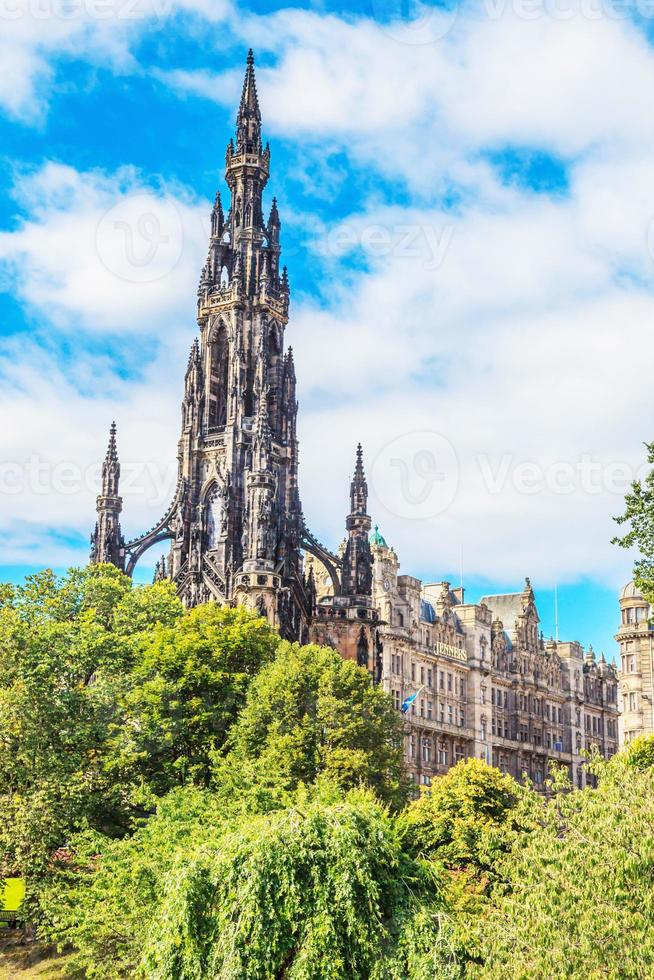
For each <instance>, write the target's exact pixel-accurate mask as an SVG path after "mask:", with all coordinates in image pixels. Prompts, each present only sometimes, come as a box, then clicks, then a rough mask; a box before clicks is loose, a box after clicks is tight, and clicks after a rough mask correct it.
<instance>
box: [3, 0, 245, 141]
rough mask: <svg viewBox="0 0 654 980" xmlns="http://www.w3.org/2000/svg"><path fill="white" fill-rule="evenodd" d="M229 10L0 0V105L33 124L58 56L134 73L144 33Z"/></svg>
mask: <svg viewBox="0 0 654 980" xmlns="http://www.w3.org/2000/svg"><path fill="white" fill-rule="evenodd" d="M232 15H233V7H232V3H231V0H2V2H0V63H1V64H2V65H3V71H2V74H1V75H0V109H3V110H4V111H5V112H6V113H7V114H8V115H9V116H12V117H14V118H16V119H20V120H21V121H22V122H27V123H35V122H39V121H40V119H41V118H42V117H43V115H44V113H45V112H46V111H47V109H48V103H49V98H50V94H51V93H50V91H49V88H51V85H52V80H53V79H54V77H55V76H56V66H57V62H58V60H59V59H62V58H63V59H67V58H68V59H74V60H80V61H83V62H88V63H89V64H92V65H102V66H103V67H111V68H113V70H115V71H117V72H135V71H139V70H140V68H139V65H138V62H137V61H136V60H135V58H134V55H133V52H132V48H133V46H134V45H135V43H136V42H137V41H138V40H139V38H140V37H141V35H142V34H143V32H144V31H145V30H153V29H154V30H156V29H158V28H161V27H166V28H170V26H171V24H172V22H173V20H175V19H176V18H178V17H179V16H186V17H189V16H192V17H193V18H196V19H197V18H201V20H202V22H203V23H205V24H216V23H219V22H222V21H225V20H228V19H229V18H230V17H231V16H232Z"/></svg>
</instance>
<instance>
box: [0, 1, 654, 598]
mask: <svg viewBox="0 0 654 980" xmlns="http://www.w3.org/2000/svg"><path fill="white" fill-rule="evenodd" d="M194 6H195V10H194V16H198V17H200V18H205V19H206V17H207V12H208V8H207V9H205V8H203V7H202V6H201V4H200V3H195V4H194ZM187 7H188V5H187ZM532 7H533V5H532ZM186 13H188V9H187V10H186ZM225 16H229V12H226V13H225ZM445 16H446V15H445V14H444V13H441V14H439V15H438V17H436V18H435V19H432V20H428V22H426V23H427V27H428V29H429V30H431V31H432V32H434V34H435V35H436V34H437V35H438V39H437V40H436V41H435V43H432V44H413V43H407V41H408V40H411V39H412V38H410V37H407V36H406V35H405V36H404V38H402V33H401V30H400V28H399V27H398V25H394V24H392V23H391V24H389V23H387V22H382V21H375V20H372V19H369V18H368V19H366V18H359V19H352V20H345V19H341V18H338V17H336V16H329V15H324V14H323V15H321V14H311V13H308V12H307V11H301V10H292V9H289V10H286V11H283V12H279V13H277V14H274V15H268V16H265V17H264V16H261V17H256V16H253V15H252V14H247V13H243V14H242V16H241V17H240V18H232V19H231V20H230V30H232V31H233V32H234V33H235V34H236V35H237V36H240V37H242V38H243V39H246V38H247V40H248V41H249V40H252V43H253V44H254V45H255V47H256V48H257V49H258V51H261V52H262V53H263V55H264V59H263V61H264V64H266V58H265V56H266V55H267V56H269V57H271V56H274V59H275V60H274V62H273V63H271V64H268V66H267V67H263V68H260V69H258V79H259V91H260V97H261V103H262V110H263V114H264V121H265V125H266V129H267V131H268V133H269V134H270V135H271V136H273V137H274V136H275V135H277V136H282V137H285V138H288V139H297V140H301V141H302V143H303V146H304V149H305V154H309V155H310V154H311V153H314V154H315V155H316V158H317V159H318V158H319V156H320V154H321V153H322V154H323V155H324V152H325V150H324V148H325V146H328V147H329V148H330V150H332V149H333V151H334V153H335V154H338V155H339V158H340V159H343V158H344V159H347V160H348V161H349V163H350V164H354V165H356V166H358V167H360V166H362V165H363V166H366V167H369V168H370V170H371V174H372V175H375V176H379V175H380V174H381V175H383V176H384V177H385V178H386V179H392V180H397V181H401V182H403V183H404V185H405V187H406V188H407V191H408V192H407V194H406V195H405V198H403V203H402V205H397V204H395V205H392V206H391V205H389V204H385V203H384V202H380V200H379V190H378V187H379V185H376V187H377V189H376V191H375V193H374V194H373V192H372V191H371V192H370V194H369V196H366V194H365V192H364V195H363V196H362V198H361V199H360V200H359V201H357V202H356V204H355V205H353V206H352V213H350V214H349V215H345V216H343V215H340V216H338V217H334V219H333V220H331V221H330V220H323V221H320V222H319V221H317V220H312V221H308V222H305V224H304V230H305V234H306V236H307V240H306V242H305V245H306V248H307V250H308V254H309V259H310V262H311V263H312V268H313V269H314V270H315V275H316V280H317V281H319V282H320V283H321V289H320V291H319V293H317V294H316V295H314V296H313V297H308V296H304V295H303V296H298V297H296V298H294V300H293V304H292V319H291V325H290V327H289V334H288V340H289V341H290V342H291V343H293V345H294V347H295V349H296V361H297V366H298V379H299V384H300V398H301V414H300V435H301V440H302V473H301V481H302V495H303V501H304V508H305V512H306V515H307V518H308V520H309V522H310V523H311V525H312V526H313V527H314V528H315V530H316V531H317V532H318V533H319V535H320V536H321V537H322V538H323V539H326V540H328V542H329V543H331V544H332V545H334V544H336V542H337V541H338V539H339V537H340V535H341V533H342V527H343V515H344V512H345V510H346V507H347V481H348V479H349V473H350V469H351V465H352V459H353V452H354V444H355V443H356V441H357V440H358V439H359V438H361V439H362V440H363V441H364V443H365V447H366V458H367V463H368V470H369V478H370V487H371V506H372V508H373V512H374V514H375V516H376V517H377V518H378V519H379V521H380V523H381V524H382V528H383V530H384V533H385V534H386V536H387V537H388V539H389V540H390V541H391V542H392V543H393V544H394V545H395V546H396V547H397V549H398V551H399V552H400V557H401V559H402V563H403V570H404V571H407V572H415V573H417V574H423V575H425V576H429V575H430V574H431V575H435V576H438V575H439V574H442V571H443V570H447V569H449V570H452V569H454V568H456V567H457V565H458V561H459V550H460V547H461V545H463V548H464V552H465V556H466V558H465V561H466V568H467V570H468V571H469V572H470V573H477V574H483V575H485V576H486V577H488V578H490V579H492V578H496V579H510V578H513V579H517V578H519V576H520V575H521V574H524V573H525V572H529V573H530V574H532V575H533V576H534V578H536V579H537V580H539V581H541V582H553V581H555V580H557V579H558V580H559V581H562V580H564V579H568V580H572V579H574V578H575V577H577V576H580V575H587V576H591V577H594V578H596V579H598V580H601V581H603V582H610V583H612V584H615V583H616V582H617V581H618V580H619V579H620V578H622V577H623V576H624V574H625V556H624V555H623V554H622V553H620V552H617V551H616V550H612V549H611V548H610V547H609V545H608V540H609V538H610V536H611V534H612V533H613V526H612V522H611V517H612V515H613V514H615V513H618V512H619V511H620V509H621V495H622V493H623V491H624V489H625V487H626V485H627V483H628V480H629V479H630V478H631V477H633V476H634V475H636V473H637V471H638V466H639V464H640V462H641V460H642V456H643V450H642V440H643V439H644V438H647V437H650V438H651V433H649V432H648V431H647V421H646V419H647V418H648V417H649V415H650V414H651V406H650V404H649V401H650V399H649V394H648V392H649V387H650V383H649V376H648V371H649V366H648V365H649V360H650V358H649V357H648V352H649V351H650V350H651V323H652V318H653V315H654V299H653V296H652V276H653V274H654V266H653V264H652V257H651V249H652V242H651V238H652V232H651V222H652V218H653V217H654V192H653V191H652V190H651V186H650V185H651V180H650V175H651V173H652V169H653V167H654V145H653V140H652V132H654V131H652V130H651V127H650V124H649V119H650V109H649V93H650V91H651V89H652V80H653V72H654V54H653V53H652V50H651V48H650V46H649V45H648V43H647V41H646V39H645V37H644V35H643V34H642V33H641V32H640V31H639V30H638V29H637V28H636V27H635V26H634V25H633V24H632V23H631V22H630V21H628V20H627V19H625V18H608V17H604V18H600V19H599V20H595V19H589V18H588V17H584V16H583V15H582V13H581V12H577V14H576V15H575V16H574V17H572V18H571V19H568V20H562V19H557V18H556V17H552V16H548V15H547V14H543V15H542V16H539V17H535V18H532V19H528V18H525V17H523V16H519V13H518V12H517V11H516V6H515V4H512V5H510V6H509V5H506V6H505V7H502V6H501V5H500V6H497V7H496V8H489V6H488V5H487V4H486V5H477V6H475V7H474V8H473V6H472V5H465V6H462V7H461V8H460V10H459V12H458V16H457V17H456V18H455V19H454V21H453V22H452V23H451V29H450V30H443V28H444V27H445V26H447V25H446V22H445V20H444V19H443V18H445ZM439 17H440V18H441V19H440V20H439ZM400 27H401V25H400ZM405 30H408V27H407V25H405ZM398 31H399V33H398ZM413 40H415V38H413ZM118 54H120V52H118ZM117 57H118V55H117ZM618 64H619V65H620V66H621V67H620V79H621V83H620V85H616V84H615V71H614V70H613V68H612V66H615V65H618ZM44 70H46V69H44ZM159 78H160V79H161V80H162V81H163V82H164V83H165V84H167V85H170V86H171V87H173V88H174V89H175V90H177V91H178V92H179V93H180V94H183V95H184V96H185V97H198V96H199V97H202V98H209V99H213V100H215V101H217V102H220V103H224V104H228V105H229V106H230V107H232V106H233V104H234V101H235V99H236V98H237V97H238V92H239V89H240V83H241V78H242V69H241V67H240V66H239V68H238V69H234V70H233V71H229V72H227V73H226V74H216V73H215V72H214V71H213V67H212V65H211V64H210V63H207V64H205V65H203V66H202V68H201V70H198V71H191V70H189V69H188V68H184V69H179V68H177V67H175V66H174V65H171V66H170V68H169V69H168V70H167V71H166V72H164V73H160V74H159ZM598 105H601V111H598V110H597V106H598ZM515 147H517V148H527V149H539V150H544V151H546V152H547V153H550V154H553V155H555V156H556V157H557V158H559V159H560V160H561V161H562V163H561V166H562V168H563V169H564V172H565V181H564V182H563V186H562V187H561V188H558V189H557V190H556V192H554V193H536V192H535V191H534V190H533V189H532V188H530V187H529V186H524V185H521V184H520V182H519V181H514V180H507V179H506V178H505V177H504V175H503V174H502V172H501V169H500V168H499V167H498V166H496V165H494V164H493V163H492V162H489V161H490V160H491V159H492V156H491V152H490V151H493V152H495V151H497V152H498V153H500V154H501V153H502V151H503V150H505V149H507V148H515ZM340 166H343V165H342V164H340ZM320 172H321V173H322V177H321V180H323V181H324V183H325V184H326V185H328V184H329V180H330V170H329V166H327V165H325V166H324V168H323V170H322V171H320ZM273 179H274V175H273ZM327 189H328V188H327ZM318 190H319V192H320V193H322V192H323V191H324V190H325V188H319V189H318ZM20 194H21V197H20V200H19V204H20V206H21V208H22V210H23V213H24V217H23V219H22V222H21V223H20V224H19V226H18V228H17V229H16V230H15V231H13V232H10V233H5V234H3V235H2V236H0V261H2V263H3V265H4V270H5V277H7V276H9V277H10V279H11V281H12V282H13V284H14V289H15V291H16V293H17V294H18V295H19V297H20V298H21V299H22V301H23V302H24V303H25V304H26V305H28V306H29V308H30V311H31V313H32V315H33V317H34V319H35V320H37V321H38V322H40V323H41V324H52V323H54V325H55V326H56V328H57V329H58V330H60V331H69V332H70V330H71V327H72V326H73V325H74V324H75V323H76V322H78V321H79V323H80V324H81V325H82V327H83V329H85V330H86V331H89V332H91V331H95V332H96V333H101V334H102V335H103V336H104V335H107V334H112V335H113V334H115V333H121V332H122V334H123V336H124V337H132V336H134V337H136V336H138V337H139V341H138V342H139V344H141V343H143V344H145V343H146V342H147V343H149V342H150V341H152V342H154V340H155V339H156V340H157V341H159V340H161V339H163V340H164V343H163V346H160V347H157V348H156V349H155V350H154V352H153V353H152V356H151V357H150V359H149V360H148V361H147V363H146V364H145V365H144V366H143V369H142V371H141V372H140V374H139V376H138V378H137V379H134V378H122V377H120V376H119V375H118V374H117V372H116V370H115V366H114V365H113V364H111V363H104V362H102V361H98V359H97V355H95V356H94V357H93V359H92V363H90V362H89V363H85V361H84V359H82V360H81V361H79V362H78V363H77V364H76V367H75V373H74V374H72V375H71V372H70V370H68V369H66V370H64V368H61V374H60V375H55V376H54V377H52V378H51V379H48V370H49V369H48V370H46V369H45V367H44V365H43V362H42V358H43V352H42V350H39V351H37V350H35V349H29V350H24V351H15V352H14V363H13V368H12V371H13V373H11V384H10V386H9V387H7V389H6V390H7V396H6V398H5V401H4V404H2V405H0V409H1V410H2V411H3V413H4V417H5V418H7V419H9V420H10V423H11V424H12V425H13V430H11V431H13V433H14V435H13V436H12V437H10V438H9V440H8V449H7V453H6V454H5V457H6V458H8V459H14V458H19V459H21V460H22V459H23V458H24V456H25V453H26V452H27V450H28V449H29V450H30V451H31V450H32V449H34V451H36V452H37V453H38V454H41V455H46V456H48V454H49V456H48V458H49V459H50V460H51V462H52V464H53V465H55V464H56V462H57V461H60V460H61V459H66V460H68V459H72V460H78V461H81V464H82V465H83V466H89V467H90V466H92V464H94V463H95V464H96V465H97V461H98V459H99V456H101V455H102V451H103V449H104V446H103V445H100V444H99V443H100V442H101V437H102V439H103V438H104V432H105V430H106V426H107V423H108V421H109V420H110V418H111V417H112V416H113V413H114V407H115V406H119V407H120V413H119V422H121V423H122V425H121V430H120V432H121V457H122V458H123V459H124V460H126V461H130V460H136V461H137V464H138V462H139V460H140V461H141V463H142V462H143V459H144V456H143V454H144V449H147V453H146V455H147V457H148V460H150V461H151V462H152V463H153V465H155V466H157V467H159V468H160V471H161V472H166V467H167V466H168V467H169V466H170V463H171V461H172V460H174V440H175V436H176V433H177V426H178V418H177V415H178V402H179V399H178V397H177V396H176V395H175V392H176V391H177V392H181V383H182V374H183V367H184V356H183V353H182V348H183V346H185V345H186V341H187V340H188V339H189V338H190V336H192V323H193V313H194V309H193V306H194V294H195V284H196V282H197V275H198V272H199V269H200V266H201V264H202V259H203V257H204V251H205V248H206V237H207V233H208V231H207V228H206V223H205V221H206V214H207V202H199V201H197V200H196V198H195V197H194V195H193V194H192V193H191V192H190V191H189V190H188V189H184V188H179V187H153V186H151V185H150V184H149V183H148V182H147V181H145V180H144V178H143V177H142V175H139V174H137V173H135V172H132V171H129V170H125V171H121V172H120V173H119V174H116V175H114V174H109V175H107V174H100V173H95V172H87V173H79V172H78V171H75V170H73V169H72V168H66V167H61V166H60V165H54V164H53V165H48V166H46V167H45V168H44V169H43V170H41V171H39V172H38V173H37V174H35V175H33V176H31V177H30V178H29V179H28V180H27V181H23V182H22V184H21V188H20ZM153 215H154V218H155V219H156V220H155V221H154V222H153V221H152V216H153ZM283 217H284V216H283ZM295 218H296V219H297V216H295ZM144 219H147V220H144ZM163 239H165V241H164V240H163ZM180 241H182V242H183V243H184V244H183V247H182V249H181V254H180V255H179V256H178V257H177V258H176V260H174V259H175V256H176V253H177V251H179V248H178V245H179V242H180ZM153 245H157V248H155V249H154V251H152V246H153ZM137 246H138V249H137ZM139 249H140V250H139ZM151 251H152V257H151V258H150V259H149V260H148V261H144V260H146V259H147V258H148V255H149V254H150V252H151ZM291 272H292V268H291ZM182 338H183V344H182ZM4 370H5V372H7V366H6V365H5V367H4ZM94 370H95V371H97V372H98V379H97V385H96V386H95V388H94V389H93V390H91V386H90V385H89V383H88V377H89V375H90V374H92V373H93V371H94ZM81 418H83V419H84V424H83V426H82V425H80V424H79V420H80V419H81ZM19 419H20V420H21V421H20V422H19ZM23 420H24V421H23ZM326 446H327V447H328V449H327V450H326V449H325V447H326ZM53 447H57V448H56V449H54V448H53ZM326 452H328V453H329V457H330V466H329V467H327V468H326V467H325V453H326ZM21 454H22V455H21ZM146 469H147V467H146ZM94 493H95V489H94V487H91V488H90V489H88V490H86V491H85V492H84V494H85V495H82V496H79V497H78V498H77V501H75V500H72V499H66V498H65V495H58V496H53V497H52V498H48V509H49V511H50V510H51V509H52V512H53V522H54V523H56V524H57V526H59V527H60V528H61V529H65V528H73V529H75V530H76V531H79V533H81V531H82V530H83V529H84V528H85V527H88V525H89V524H90V516H89V515H90V513H91V512H92V507H93V496H94ZM164 496H165V494H164ZM126 498H127V500H126V518H125V523H126V525H127V526H128V532H129V531H130V530H133V531H136V530H138V529H139V528H140V526H143V525H148V524H149V523H151V521H150V516H151V517H152V519H153V520H154V518H155V517H156V516H157V515H158V510H159V509H160V507H159V502H157V503H156V504H155V503H153V501H152V499H151V498H150V497H148V493H147V492H146V493H145V494H141V493H139V492H138V490H135V491H134V492H133V493H131V494H130V492H129V491H128V490H126ZM5 501H6V498H5ZM42 510H43V498H42V497H41V498H39V496H38V494H36V493H33V492H32V491H30V492H28V493H26V494H25V495H24V496H21V498H20V500H18V499H16V501H15V503H12V514H15V515H16V518H15V519H16V520H20V521H21V522H22V523H21V525H20V527H21V528H23V529H24V528H25V527H34V526H37V525H38V526H40V525H39V522H41V521H42ZM3 526H4V527H6V524H5V525H3V524H2V522H0V529H1V528H2V527H3ZM16 535H17V537H16V540H17V541H19V540H27V538H26V537H25V536H24V535H23V532H22V531H21V534H19V533H18V530H17V531H16ZM21 535H23V536H21ZM25 547H26V548H27V546H25ZM53 549H54V545H53ZM25 553H27V551H25ZM53 553H55V552H54V550H53Z"/></svg>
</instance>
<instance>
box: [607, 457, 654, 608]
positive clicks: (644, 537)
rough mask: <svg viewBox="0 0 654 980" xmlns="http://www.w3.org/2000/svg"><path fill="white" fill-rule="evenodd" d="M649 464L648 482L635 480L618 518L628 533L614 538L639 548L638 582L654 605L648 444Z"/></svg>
mask: <svg viewBox="0 0 654 980" xmlns="http://www.w3.org/2000/svg"><path fill="white" fill-rule="evenodd" d="M646 450H647V462H648V463H651V464H653V466H652V469H651V470H650V471H649V473H648V474H647V476H646V477H645V479H644V480H635V481H634V482H633V483H632V485H631V490H630V492H629V493H628V494H627V495H626V497H625V504H626V507H625V512H624V514H622V515H621V516H620V517H616V519H615V520H616V521H617V523H618V524H627V525H628V528H629V529H628V531H627V532H626V533H625V534H624V535H623V536H622V537H616V538H614V539H613V543H614V544H619V545H620V546H621V547H622V548H633V547H634V546H635V547H637V548H638V552H639V558H638V560H637V561H636V563H635V566H634V581H635V583H636V585H637V586H638V588H639V589H640V590H641V592H642V594H643V596H644V597H645V598H646V599H647V600H648V602H649V603H650V604H651V605H654V442H652V443H648V444H646Z"/></svg>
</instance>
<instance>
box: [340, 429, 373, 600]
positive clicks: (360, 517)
mask: <svg viewBox="0 0 654 980" xmlns="http://www.w3.org/2000/svg"><path fill="white" fill-rule="evenodd" d="M345 526H346V528H347V535H348V536H347V544H346V546H345V554H344V555H343V583H342V592H343V595H348V596H371V595H372V551H371V549H370V537H369V535H370V528H371V526H372V521H371V520H370V517H369V515H368V484H367V483H366V477H365V473H364V470H363V450H362V448H361V443H359V445H358V446H357V458H356V465H355V469H354V477H353V479H352V483H351V485H350V513H349V515H348V518H347V520H346V522H345Z"/></svg>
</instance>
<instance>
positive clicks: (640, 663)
mask: <svg viewBox="0 0 654 980" xmlns="http://www.w3.org/2000/svg"><path fill="white" fill-rule="evenodd" d="M651 618H652V609H651V607H650V605H649V603H648V602H647V601H646V600H645V599H644V598H643V596H642V594H641V593H640V592H639V590H638V589H637V588H636V586H635V584H634V583H633V582H629V584H628V585H625V587H624V589H623V590H622V592H621V593H620V619H621V622H620V629H619V630H618V632H617V634H616V637H615V638H616V640H617V641H618V644H619V647H620V700H621V704H620V709H621V715H620V742H621V744H623V745H626V744H627V743H628V742H630V741H631V740H632V739H634V738H636V737H637V736H638V735H652V734H653V733H654V625H653V624H652V623H651V622H650V620H651Z"/></svg>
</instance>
